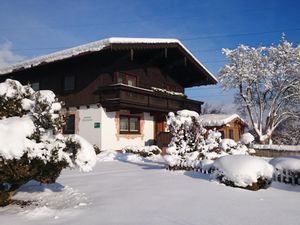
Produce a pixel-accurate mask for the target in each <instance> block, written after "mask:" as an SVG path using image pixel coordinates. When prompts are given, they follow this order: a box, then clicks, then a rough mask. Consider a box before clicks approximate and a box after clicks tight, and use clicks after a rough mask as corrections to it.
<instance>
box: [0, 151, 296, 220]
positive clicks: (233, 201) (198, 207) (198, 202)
mask: <svg viewBox="0 0 300 225" xmlns="http://www.w3.org/2000/svg"><path fill="white" fill-rule="evenodd" d="M114 156H115V155H114V154H112V153H111V154H108V155H106V157H105V158H102V159H101V162H100V159H98V161H99V162H98V164H97V165H96V167H95V168H94V170H93V171H92V172H90V173H79V172H78V171H75V170H66V171H64V172H63V174H62V175H61V177H60V178H59V179H58V181H57V183H55V184H52V185H39V184H38V183H36V182H30V183H28V184H27V185H25V186H23V187H22V188H21V189H20V191H19V192H18V193H17V194H16V195H15V197H14V199H24V200H31V201H32V204H31V205H29V206H25V207H23V208H22V207H21V206H18V205H10V206H7V207H4V208H0V218H1V224H10V225H16V224H22V225H29V224H30V225H35V224H36V225H40V224H72V225H77V224H78V225H79V224H80V225H81V224H87V225H90V224H97V225H99V224H105V225H109V224H128V225H135V224H136V225H141V224H143V225H147V224H153V225H168V224H176V225H179V224H182V225H191V224H197V225H198V224H201V225H205V224H207V225H222V224H224V225H225V224H226V225H253V224H264V225H268V224H270V225H271V224H272V225H277V224H278V225H279V224H280V225H282V224H287V225H293V224H295V225H296V224H297V225H298V224H299V221H300V207H299V205H300V186H291V185H286V184H279V183H273V184H272V186H271V187H270V188H268V189H266V190H259V191H256V192H253V191H248V190H244V189H238V188H232V187H227V186H225V185H222V184H219V183H217V182H215V181H212V180H210V178H209V175H204V174H200V173H196V172H181V171H179V172H172V171H167V170H165V169H164V165H163V164H162V163H154V162H144V161H142V160H140V158H137V157H136V156H132V155H131V156H130V155H127V157H121V158H119V160H114V161H112V160H111V159H112V158H114ZM125 159H126V160H127V161H124V160H125ZM128 160H129V161H128Z"/></svg>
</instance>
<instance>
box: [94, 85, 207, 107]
mask: <svg viewBox="0 0 300 225" xmlns="http://www.w3.org/2000/svg"><path fill="white" fill-rule="evenodd" d="M98 94H99V97H100V103H101V105H102V106H103V107H104V108H106V110H107V111H118V110H121V109H127V110H132V111H146V112H170V111H173V112H175V111H178V110H181V109H188V110H193V111H196V112H200V111H201V105H202V104H203V102H200V101H195V100H190V99H187V98H186V97H184V96H176V95H171V94H166V93H162V92H156V91H153V90H148V89H144V88H139V87H132V86H128V85H124V84H114V85H109V86H104V87H100V88H99V89H98Z"/></svg>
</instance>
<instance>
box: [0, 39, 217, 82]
mask: <svg viewBox="0 0 300 225" xmlns="http://www.w3.org/2000/svg"><path fill="white" fill-rule="evenodd" d="M113 44H178V45H179V46H181V47H182V48H183V49H184V51H185V52H186V53H187V54H188V55H189V56H190V57H191V58H192V59H193V60H194V61H195V62H196V63H197V64H198V65H199V66H200V67H202V68H203V69H204V70H205V71H206V72H207V73H208V74H209V75H210V76H211V78H212V79H213V80H214V81H215V82H217V78H215V77H214V75H213V74H212V73H211V72H209V70H208V69H206V68H205V66H203V65H202V63H200V62H199V60H198V59H197V58H196V57H195V56H194V55H193V54H192V53H191V52H190V51H189V50H188V49H187V48H186V47H185V46H184V45H183V44H182V43H181V42H180V41H179V40H178V39H166V38H123V37H112V38H107V39H102V40H99V41H94V42H91V43H87V44H84V45H80V46H77V47H73V48H69V49H66V50H62V51H58V52H54V53H51V54H48V55H44V56H40V57H37V58H33V59H29V60H26V61H24V62H21V63H16V64H13V65H10V66H7V67H3V68H0V75H3V74H7V73H11V72H13V71H14V70H21V69H27V68H31V67H35V66H38V65H41V64H45V63H50V62H54V61H58V60H62V59H67V58H71V57H73V56H77V55H80V54H84V53H89V52H97V51H101V50H102V49H104V48H106V47H109V46H111V45H113Z"/></svg>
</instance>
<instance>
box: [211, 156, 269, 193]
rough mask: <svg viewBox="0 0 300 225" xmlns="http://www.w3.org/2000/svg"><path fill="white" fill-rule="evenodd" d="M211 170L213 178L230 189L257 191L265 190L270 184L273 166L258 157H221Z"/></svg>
mask: <svg viewBox="0 0 300 225" xmlns="http://www.w3.org/2000/svg"><path fill="white" fill-rule="evenodd" d="M213 168H214V173H213V176H214V177H215V178H216V179H218V180H219V181H220V182H221V183H224V184H225V185H228V186H232V187H240V188H245V189H249V190H259V189H261V188H267V187H268V186H269V185H270V184H271V182H272V175H273V166H272V165H270V164H269V163H268V162H266V161H265V160H264V159H262V158H259V157H254V156H247V155H228V156H223V157H221V158H218V159H216V160H215V162H214V163H213Z"/></svg>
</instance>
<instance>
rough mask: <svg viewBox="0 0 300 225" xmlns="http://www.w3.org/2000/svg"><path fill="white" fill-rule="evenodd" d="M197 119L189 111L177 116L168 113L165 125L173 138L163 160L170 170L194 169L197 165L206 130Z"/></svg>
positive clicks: (179, 113) (179, 112) (194, 114)
mask: <svg viewBox="0 0 300 225" xmlns="http://www.w3.org/2000/svg"><path fill="white" fill-rule="evenodd" d="M198 118H199V114H198V113H196V112H194V111H189V110H182V111H178V112H177V115H175V114H174V113H173V112H170V113H169V115H168V118H167V125H168V127H169V131H170V132H171V134H172V136H173V138H172V140H171V143H170V144H169V147H168V148H167V155H166V156H165V159H166V161H167V163H168V164H169V168H170V169H185V168H188V167H195V166H197V165H196V164H198V163H199V162H198V160H199V159H200V157H201V155H200V154H201V150H202V146H203V145H204V142H205V141H204V134H205V133H206V130H205V129H204V128H203V127H202V125H201V124H200V121H199V119H198Z"/></svg>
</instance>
